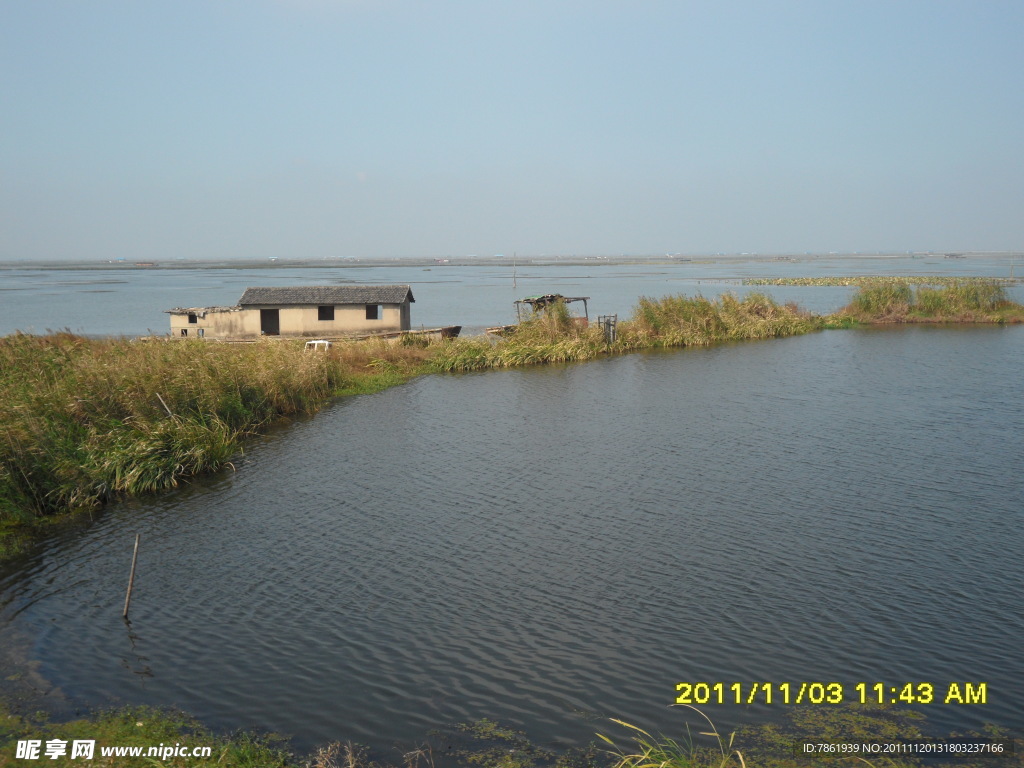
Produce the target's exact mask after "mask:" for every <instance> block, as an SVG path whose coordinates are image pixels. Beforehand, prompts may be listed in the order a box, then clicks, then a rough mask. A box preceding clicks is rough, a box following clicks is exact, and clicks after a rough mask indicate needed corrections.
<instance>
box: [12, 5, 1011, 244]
mask: <svg viewBox="0 0 1024 768" xmlns="http://www.w3.org/2000/svg"><path fill="white" fill-rule="evenodd" d="M929 249H930V250H939V251H941V250H1021V249H1024V3H1022V2H1020V0H1008V1H1007V2H996V1H992V0H963V1H958V2H946V1H944V0H879V1H876V0H848V1H846V0H844V1H839V0H836V1H833V0H820V1H818V2H812V1H809V0H808V1H806V2H796V1H794V0H771V1H769V0H758V2H728V1H726V2H721V1H716V2H712V1H711V0H709V1H708V2H687V1H686V0H673V1H670V2H644V0H607V1H602V0H589V1H588V2H583V1H582V0H580V1H579V2H574V1H566V2H563V1H561V0H537V1H534V0H515V1H514V2H505V1H504V0H472V1H470V0H466V1H465V2H460V1H457V0H423V1H422V2H412V1H411V0H276V1H275V0H173V1H171V0H167V1H166V2H158V1H157V0H109V1H108V0H88V2H84V1H83V0H0V260H8V259H23V258H27V259H55V258H58V259H59V258H74V259H106V258H117V257H125V258H129V259H156V260H159V259H169V258H176V257H185V258H234V257H255V258H265V257H271V256H278V257H289V258H291V257H295V258H320V257H333V256H342V257H366V256H406V255H411V256H441V255H458V256H461V255H465V254H471V253H476V254H493V253H506V254H511V253H513V252H518V253H520V254H539V253H547V254H555V253H560V254H573V253H575V254H618V253H631V254H657V253H669V252H671V253H677V252H682V253H708V252H711V253H715V252H726V253H734V252H742V251H756V252H760V253H775V252H804V251H890V250H891V251H905V250H929Z"/></svg>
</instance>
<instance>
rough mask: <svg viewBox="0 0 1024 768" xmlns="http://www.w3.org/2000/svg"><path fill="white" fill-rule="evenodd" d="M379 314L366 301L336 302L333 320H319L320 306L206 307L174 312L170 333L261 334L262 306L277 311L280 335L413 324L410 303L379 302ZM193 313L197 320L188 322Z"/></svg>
mask: <svg viewBox="0 0 1024 768" xmlns="http://www.w3.org/2000/svg"><path fill="white" fill-rule="evenodd" d="M372 306H375V307H376V308H377V312H376V314H377V318H376V319H368V318H367V305H365V304H354V305H337V306H335V307H334V319H333V320H320V319H319V318H320V310H319V307H317V306H315V305H303V306H281V305H267V306H246V308H245V309H224V310H205V312H197V313H193V314H192V315H189V314H185V313H182V314H177V313H173V314H171V336H173V337H175V338H206V339H239V338H254V337H259V336H261V335H262V332H261V320H260V310H261V309H276V310H277V311H278V326H279V330H280V335H281V336H296V337H307V338H316V337H320V336H339V335H345V334H353V333H354V334H360V333H387V332H391V331H407V330H409V328H410V327H411V324H410V315H411V313H410V308H409V303H408V302H406V303H404V304H377V305H372ZM190 317H191V318H192V319H194V321H195V322H189V320H190Z"/></svg>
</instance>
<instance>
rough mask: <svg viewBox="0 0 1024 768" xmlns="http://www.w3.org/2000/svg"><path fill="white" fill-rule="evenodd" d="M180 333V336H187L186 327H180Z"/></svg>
mask: <svg viewBox="0 0 1024 768" xmlns="http://www.w3.org/2000/svg"><path fill="white" fill-rule="evenodd" d="M181 335H182V336H188V328H182V329H181Z"/></svg>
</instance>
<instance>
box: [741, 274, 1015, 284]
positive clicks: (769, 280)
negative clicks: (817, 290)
mask: <svg viewBox="0 0 1024 768" xmlns="http://www.w3.org/2000/svg"><path fill="white" fill-rule="evenodd" d="M1018 282H1020V281H1019V280H1018V279H1017V278H1015V277H949V276H942V275H925V276H908V275H876V276H871V275H859V276H855V277H758V278H748V279H745V280H744V281H743V285H824V286H829V285H875V284H878V283H892V284H894V285H953V284H964V283H994V284H996V285H1015V284H1016V283H1018Z"/></svg>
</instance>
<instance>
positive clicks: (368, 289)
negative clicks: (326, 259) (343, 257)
mask: <svg viewBox="0 0 1024 768" xmlns="http://www.w3.org/2000/svg"><path fill="white" fill-rule="evenodd" d="M406 300H408V301H416V299H414V298H413V297H412V288H410V287H409V286H408V285H307V286H296V287H293V288H246V289H245V293H243V294H242V298H240V299H239V300H238V304H239V306H242V307H244V306H246V305H253V304H317V305H331V304H401V303H403V302H404V301H406Z"/></svg>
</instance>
